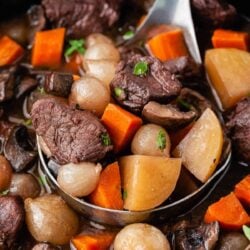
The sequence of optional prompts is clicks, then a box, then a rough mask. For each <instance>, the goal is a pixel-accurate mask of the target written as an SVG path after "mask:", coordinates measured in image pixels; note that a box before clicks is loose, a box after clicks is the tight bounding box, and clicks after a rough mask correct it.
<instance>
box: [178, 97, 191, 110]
mask: <svg viewBox="0 0 250 250" xmlns="http://www.w3.org/2000/svg"><path fill="white" fill-rule="evenodd" d="M177 104H178V105H179V106H180V107H181V108H184V109H187V110H191V108H192V105H191V104H189V103H188V102H186V101H185V100H183V99H181V98H177Z"/></svg>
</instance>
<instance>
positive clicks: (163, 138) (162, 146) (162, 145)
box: [156, 129, 167, 150]
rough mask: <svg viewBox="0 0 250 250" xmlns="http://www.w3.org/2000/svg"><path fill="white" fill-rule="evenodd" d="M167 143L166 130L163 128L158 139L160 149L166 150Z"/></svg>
mask: <svg viewBox="0 0 250 250" xmlns="http://www.w3.org/2000/svg"><path fill="white" fill-rule="evenodd" d="M166 143H167V139H166V134H165V133H164V131H163V130H162V129H161V130H160V131H159V133H158V135H157V139H156V144H157V147H158V148H159V149H160V150H164V149H165V148H166Z"/></svg>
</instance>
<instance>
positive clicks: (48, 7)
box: [42, 0, 121, 38]
mask: <svg viewBox="0 0 250 250" xmlns="http://www.w3.org/2000/svg"><path fill="white" fill-rule="evenodd" d="M42 5H43V7H44V9H45V15H46V17H47V18H48V20H49V21H50V22H51V23H52V25H53V27H65V28H66V31H67V35H68V36H69V37H74V38H82V37H84V36H87V35H89V34H91V33H95V32H103V31H104V29H106V28H109V27H111V26H112V25H113V24H114V23H115V21H117V20H118V17H119V9H120V5H121V0H91V1H86V0H71V1H68V0H57V1H54V0H42Z"/></svg>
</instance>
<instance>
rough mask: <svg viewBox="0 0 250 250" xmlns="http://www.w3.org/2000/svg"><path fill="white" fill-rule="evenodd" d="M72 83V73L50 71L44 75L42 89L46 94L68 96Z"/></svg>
mask: <svg viewBox="0 0 250 250" xmlns="http://www.w3.org/2000/svg"><path fill="white" fill-rule="evenodd" d="M72 83H73V76H72V74H68V73H59V72H52V73H50V74H46V75H45V82H44V89H45V91H46V93H48V94H52V95H55V96H61V97H68V96H69V94H70V91H71V86H72Z"/></svg>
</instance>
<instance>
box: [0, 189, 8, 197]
mask: <svg viewBox="0 0 250 250" xmlns="http://www.w3.org/2000/svg"><path fill="white" fill-rule="evenodd" d="M9 191H10V190H9V189H6V190H4V191H2V192H0V196H5V195H7V194H8V193H9Z"/></svg>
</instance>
